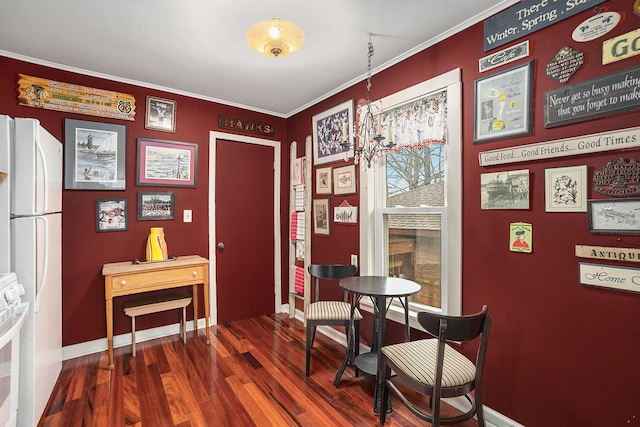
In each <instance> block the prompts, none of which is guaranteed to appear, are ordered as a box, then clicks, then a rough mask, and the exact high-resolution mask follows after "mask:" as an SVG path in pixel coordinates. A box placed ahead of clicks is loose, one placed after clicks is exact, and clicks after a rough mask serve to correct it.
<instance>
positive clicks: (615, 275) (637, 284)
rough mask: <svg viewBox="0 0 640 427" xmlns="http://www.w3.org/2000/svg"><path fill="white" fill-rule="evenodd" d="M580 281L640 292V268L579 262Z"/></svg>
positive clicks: (586, 283) (584, 283)
mask: <svg viewBox="0 0 640 427" xmlns="http://www.w3.org/2000/svg"><path fill="white" fill-rule="evenodd" d="M580 283H581V284H583V285H592V286H601V287H604V288H612V289H619V290H622V291H633V292H640V270H638V269H637V268H625V267H611V266H608V265H598V264H587V263H583V262H581V263H580Z"/></svg>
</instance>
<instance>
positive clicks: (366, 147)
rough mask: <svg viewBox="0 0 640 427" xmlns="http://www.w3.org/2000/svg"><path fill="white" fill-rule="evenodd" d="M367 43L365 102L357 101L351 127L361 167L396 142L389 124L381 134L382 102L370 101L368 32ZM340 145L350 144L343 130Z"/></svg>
mask: <svg viewBox="0 0 640 427" xmlns="http://www.w3.org/2000/svg"><path fill="white" fill-rule="evenodd" d="M368 36H369V43H368V44H367V97H366V100H365V103H364V104H362V103H358V108H357V113H358V114H357V118H356V123H354V124H353V128H354V129H357V133H355V134H356V137H357V139H358V144H357V147H356V146H355V144H354V146H353V158H354V163H355V164H356V165H357V164H358V163H360V164H362V168H363V169H364V168H365V165H366V167H367V169H370V168H371V164H372V162H373V159H374V158H375V157H378V156H382V155H383V154H384V153H386V152H388V150H389V149H391V148H393V147H394V146H395V145H396V144H395V143H394V142H393V137H392V134H391V124H389V125H388V126H387V138H385V137H383V136H382V103H381V102H379V103H378V104H374V103H372V102H371V58H373V43H372V41H371V37H372V34H371V33H369V34H368ZM342 139H343V141H342V145H343V146H344V147H347V148H349V147H350V144H349V141H348V139H347V136H346V132H343V138H342Z"/></svg>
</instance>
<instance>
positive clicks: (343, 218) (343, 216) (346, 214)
mask: <svg viewBox="0 0 640 427" xmlns="http://www.w3.org/2000/svg"><path fill="white" fill-rule="evenodd" d="M333 222H335V223H336V224H357V223H358V207H357V206H351V205H350V204H349V202H347V201H346V200H345V201H344V202H342V203H341V204H340V206H336V207H335V208H333Z"/></svg>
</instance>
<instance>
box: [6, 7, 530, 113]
mask: <svg viewBox="0 0 640 427" xmlns="http://www.w3.org/2000/svg"><path fill="white" fill-rule="evenodd" d="M517 2H518V0H449V1H444V0H441V1H435V0H399V1H397V0H396V1H393V0H387V1H381V0H323V1H318V2H313V3H312V2H306V1H304V0H253V1H251V0H232V1H225V2H222V1H216V0H183V1H176V0H174V1H168V0H43V1H37V0H2V1H1V2H0V55H2V56H8V57H13V58H18V59H23V60H27V61H30V62H37V63H41V64H45V65H51V66H54V67H56V68H62V69H65V70H70V71H76V72H80V73H83V74H89V75H93V76H99V77H103V78H107V79H111V80H117V81H123V82H127V83H132V84H137V85H141V86H145V87H149V88H155V89H160V90H164V91H167V92H171V93H177V94H183V95H189V96H193V97H196V98H201V99H206V100H211V101H215V102H222V103H224V104H228V105H234V106H239V107H243V108H247V109H250V110H255V111H260V112H265V113H268V114H273V115H276V116H279V117H289V116H291V115H293V114H295V113H297V112H298V111H301V110H303V109H304V108H306V107H308V106H310V105H313V104H315V103H316V102H318V101H320V100H322V99H325V98H326V97H328V96H330V95H332V94H333V93H336V92H338V91H339V90H342V89H344V88H345V87H348V86H350V85H352V84H353V83H355V82H358V81H360V80H362V79H363V78H364V77H365V75H366V67H367V41H368V36H367V34H368V33H372V34H373V40H372V41H373V44H374V48H375V54H374V57H373V61H372V68H373V71H374V74H375V72H376V71H379V70H380V69H384V68H387V67H388V66H390V65H393V64H394V63H397V62H399V61H400V60H402V59H404V58H406V57H407V56H409V55H411V54H414V53H416V52H418V51H420V50H422V49H424V48H426V47H428V46H430V45H432V44H434V43H435V42H437V41H439V40H441V39H443V38H445V37H447V36H449V35H451V34H453V33H455V32H458V31H459V30H461V29H463V28H466V27H468V26H469V25H472V24H474V23H476V22H478V21H481V20H483V19H484V18H486V17H487V16H490V15H492V14H494V13H496V12H498V11H500V10H502V9H504V8H506V7H508V6H510V5H512V4H514V3H517ZM269 18H281V19H286V20H289V21H293V22H295V23H296V24H298V25H299V26H300V27H301V28H302V29H303V31H304V32H305V43H304V45H303V46H302V48H301V49H300V50H299V51H298V52H295V53H294V54H292V55H289V56H286V57H280V58H269V57H265V56H261V55H258V54H257V53H255V52H254V51H253V50H252V49H251V48H250V47H249V46H248V45H247V43H246V39H245V33H246V31H247V29H248V28H249V27H250V26H251V25H253V24H255V23H257V22H259V21H262V20H265V19H269ZM460 48H464V46H460ZM36 77H46V76H36ZM69 83H73V82H69Z"/></svg>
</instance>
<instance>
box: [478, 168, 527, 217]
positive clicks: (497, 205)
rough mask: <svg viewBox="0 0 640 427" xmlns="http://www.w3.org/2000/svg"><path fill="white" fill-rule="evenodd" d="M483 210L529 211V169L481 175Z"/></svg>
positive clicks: (481, 202)
mask: <svg viewBox="0 0 640 427" xmlns="http://www.w3.org/2000/svg"><path fill="white" fill-rule="evenodd" d="M480 192H481V196H480V207H481V209H529V169H521V170H515V171H504V172H491V173H483V174H480Z"/></svg>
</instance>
